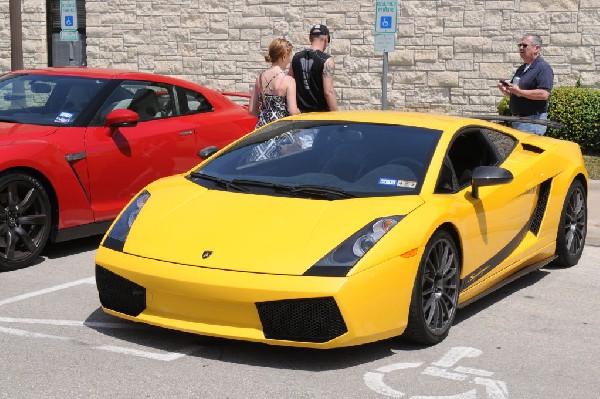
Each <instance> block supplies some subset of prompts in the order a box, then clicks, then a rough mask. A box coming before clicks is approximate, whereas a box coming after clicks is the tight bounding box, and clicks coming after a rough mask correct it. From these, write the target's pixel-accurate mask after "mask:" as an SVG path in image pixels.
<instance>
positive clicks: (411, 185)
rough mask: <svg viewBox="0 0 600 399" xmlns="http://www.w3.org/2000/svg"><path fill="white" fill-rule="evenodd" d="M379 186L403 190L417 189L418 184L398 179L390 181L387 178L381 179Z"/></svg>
mask: <svg viewBox="0 0 600 399" xmlns="http://www.w3.org/2000/svg"><path fill="white" fill-rule="evenodd" d="M377 184H381V185H384V186H393V187H402V188H415V187H417V182H416V181H412V180H398V179H390V178H387V177H380V178H379V182H378V183H377Z"/></svg>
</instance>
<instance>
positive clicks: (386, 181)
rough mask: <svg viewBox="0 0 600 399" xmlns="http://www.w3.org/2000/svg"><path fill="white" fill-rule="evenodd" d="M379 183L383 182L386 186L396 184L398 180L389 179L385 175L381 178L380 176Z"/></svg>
mask: <svg viewBox="0 0 600 399" xmlns="http://www.w3.org/2000/svg"><path fill="white" fill-rule="evenodd" d="M377 184H382V185H384V186H396V184H398V180H396V179H387V178H385V177H381V178H379V183H377Z"/></svg>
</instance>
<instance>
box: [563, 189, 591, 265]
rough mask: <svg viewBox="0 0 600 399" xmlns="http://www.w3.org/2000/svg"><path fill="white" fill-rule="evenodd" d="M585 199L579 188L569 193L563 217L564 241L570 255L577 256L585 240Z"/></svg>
mask: <svg viewBox="0 0 600 399" xmlns="http://www.w3.org/2000/svg"><path fill="white" fill-rule="evenodd" d="M585 222H586V210H585V197H584V195H583V192H582V191H581V189H580V188H577V189H576V190H574V191H573V193H571V197H570V198H569V203H568V204H567V212H566V215H565V229H564V234H565V239H566V243H567V251H569V254H570V255H577V254H579V253H580V252H581V251H582V249H583V243H584V240H585V229H586V227H585Z"/></svg>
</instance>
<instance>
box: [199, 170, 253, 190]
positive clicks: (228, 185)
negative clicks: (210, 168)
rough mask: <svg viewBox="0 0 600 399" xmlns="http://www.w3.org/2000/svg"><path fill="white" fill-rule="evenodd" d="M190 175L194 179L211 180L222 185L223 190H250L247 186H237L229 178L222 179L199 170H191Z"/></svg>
mask: <svg viewBox="0 0 600 399" xmlns="http://www.w3.org/2000/svg"><path fill="white" fill-rule="evenodd" d="M191 176H192V177H193V178H195V179H204V180H208V181H211V182H213V183H215V184H217V185H218V186H221V187H223V188H224V189H225V190H227V191H229V190H231V189H234V190H237V191H241V192H243V193H248V192H250V190H248V189H247V188H244V187H242V186H239V185H238V184H236V183H234V182H231V181H229V180H226V179H222V178H220V177H217V176H211V175H205V174H204V173H201V172H192V174H191Z"/></svg>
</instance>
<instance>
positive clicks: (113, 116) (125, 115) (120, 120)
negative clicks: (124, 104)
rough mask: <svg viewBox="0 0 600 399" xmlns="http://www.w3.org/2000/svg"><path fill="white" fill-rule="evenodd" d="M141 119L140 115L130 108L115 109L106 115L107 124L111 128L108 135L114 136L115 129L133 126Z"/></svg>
mask: <svg viewBox="0 0 600 399" xmlns="http://www.w3.org/2000/svg"><path fill="white" fill-rule="evenodd" d="M139 121H140V116H139V115H138V114H137V113H136V112H133V111H132V110H130V109H115V110H114V111H111V112H110V113H109V114H108V115H106V126H108V127H109V128H110V129H109V130H108V133H107V135H109V136H112V134H113V131H114V129H116V128H119V127H133V126H135V125H137V123H138V122H139Z"/></svg>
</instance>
